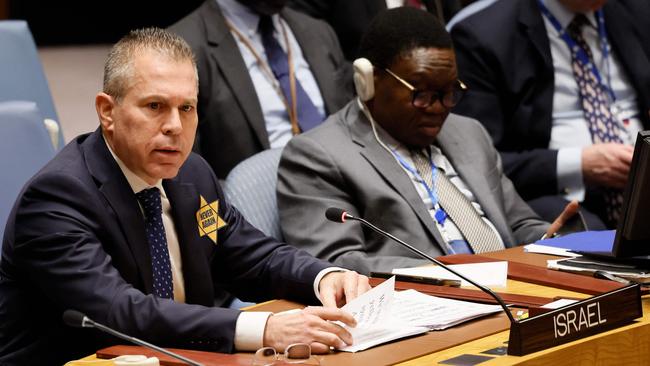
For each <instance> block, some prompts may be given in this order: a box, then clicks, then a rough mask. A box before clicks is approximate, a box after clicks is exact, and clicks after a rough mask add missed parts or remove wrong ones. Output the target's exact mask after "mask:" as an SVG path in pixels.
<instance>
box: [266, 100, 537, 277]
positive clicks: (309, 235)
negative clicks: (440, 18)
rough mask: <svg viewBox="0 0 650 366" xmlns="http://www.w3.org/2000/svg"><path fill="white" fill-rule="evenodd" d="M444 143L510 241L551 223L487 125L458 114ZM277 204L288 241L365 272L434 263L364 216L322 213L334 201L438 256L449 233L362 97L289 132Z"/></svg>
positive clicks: (533, 236) (533, 235) (525, 239)
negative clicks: (524, 196) (505, 162)
mask: <svg viewBox="0 0 650 366" xmlns="http://www.w3.org/2000/svg"><path fill="white" fill-rule="evenodd" d="M437 143H438V145H439V146H440V148H441V150H442V151H443V153H444V154H445V156H446V157H447V158H448V159H449V161H450V162H451V163H452V164H453V166H454V169H456V171H457V172H458V174H459V175H460V176H461V177H462V179H463V181H464V182H465V184H467V186H468V187H469V189H470V190H471V191H472V192H473V193H474V196H475V197H476V199H477V201H478V202H479V203H480V204H481V207H482V208H483V211H484V212H485V214H486V216H487V217H488V218H489V219H490V221H491V222H492V223H493V224H494V226H495V227H496V229H497V231H498V232H499V235H500V236H501V238H502V239H503V241H504V243H505V245H506V247H512V246H515V245H518V244H521V243H529V242H533V241H534V240H537V239H539V238H540V237H541V236H542V234H543V233H544V232H545V230H546V228H547V227H548V223H546V222H543V221H541V220H540V219H539V217H537V215H535V213H534V212H533V211H532V210H531V209H530V207H528V205H526V203H525V202H524V201H522V200H521V198H520V197H519V195H518V194H517V192H516V191H515V189H514V187H513V186H512V183H511V182H510V180H509V179H508V178H506V177H505V175H504V174H503V171H502V170H501V162H500V160H499V154H498V153H497V152H496V150H495V149H494V147H493V146H492V141H491V140H490V137H489V136H488V134H487V133H486V132H485V129H484V128H482V126H481V125H480V124H479V123H478V122H476V121H474V120H471V119H469V118H465V117H461V116H457V115H453V114H450V115H449V117H448V118H447V120H446V121H445V125H444V127H443V128H442V131H441V132H440V135H439V136H438V138H437ZM277 190H278V208H279V210H280V221H281V224H282V232H283V234H284V237H285V238H286V239H287V241H289V242H291V243H292V244H293V245H294V246H296V247H299V248H302V249H305V250H307V251H309V252H310V253H312V254H313V255H315V256H317V257H319V258H322V259H326V260H329V261H331V262H332V263H335V264H337V265H340V266H344V267H346V268H350V269H354V270H356V271H359V272H361V273H369V272H370V271H385V272H386V271H390V270H392V269H393V268H395V267H404V266H416V265H422V264H424V263H426V262H425V261H423V260H422V259H420V258H419V257H417V256H416V255H415V254H413V253H412V252H410V251H409V250H407V249H405V248H403V247H401V246H399V245H398V244H396V243H394V242H393V241H391V240H389V239H387V238H385V237H383V236H381V235H377V234H376V233H374V232H372V231H370V230H366V229H365V228H363V227H362V226H360V225H359V223H356V222H348V223H345V224H337V223H333V222H330V221H327V220H325V219H324V218H323V213H324V212H325V210H327V208H328V207H340V208H342V209H344V210H346V211H348V212H350V213H351V214H352V215H355V216H358V217H363V218H365V219H367V220H369V221H370V222H373V223H375V224H376V225H377V226H379V227H381V228H383V229H384V230H386V231H388V232H389V233H392V234H393V235H395V236H396V237H398V238H400V239H402V240H404V241H406V242H408V243H410V244H411V245H414V246H415V247H416V248H418V249H420V250H421V251H423V252H425V253H427V254H429V255H431V256H434V257H436V256H439V255H443V254H446V253H445V251H444V250H443V249H442V245H441V243H444V241H443V239H442V236H441V235H440V233H439V231H438V229H437V228H436V226H435V223H434V222H433V219H432V218H431V216H430V215H429V212H428V211H427V209H426V207H425V205H424V203H422V199H421V198H420V196H419V194H418V192H417V190H416V189H415V187H414V186H413V183H412V182H411V180H410V179H409V177H408V176H407V174H406V173H405V172H404V170H403V169H402V167H401V166H400V165H399V163H398V162H397V161H396V160H395V158H394V157H393V156H392V155H391V153H390V152H388V151H386V150H385V149H384V148H382V147H381V145H379V143H378V142H377V140H376V139H375V137H374V135H373V132H372V128H371V126H370V123H369V122H368V120H367V119H366V117H365V115H363V114H362V113H361V111H360V109H359V107H358V105H357V102H356V101H353V102H352V103H350V104H348V105H347V106H346V107H345V108H343V109H341V110H340V111H339V112H337V113H336V114H334V115H332V116H330V118H329V119H328V120H327V121H326V122H325V123H323V125H321V126H319V127H318V128H315V129H313V130H311V131H309V132H307V133H305V134H302V135H300V136H297V137H296V138H294V139H292V140H291V141H289V143H288V144H287V146H286V147H285V148H284V151H283V153H282V159H281V160H280V167H279V170H278V187H277Z"/></svg>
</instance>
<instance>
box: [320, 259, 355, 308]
mask: <svg viewBox="0 0 650 366" xmlns="http://www.w3.org/2000/svg"><path fill="white" fill-rule="evenodd" d="M347 271H348V270H347V269H345V268H341V267H328V268H325V269H324V270H322V271H320V272H318V275H316V278H315V279H314V294H316V298H317V299H318V301H320V302H323V300H321V298H320V293H319V291H318V287H319V285H320V280H322V279H323V277H325V275H326V274H328V273H331V272H347Z"/></svg>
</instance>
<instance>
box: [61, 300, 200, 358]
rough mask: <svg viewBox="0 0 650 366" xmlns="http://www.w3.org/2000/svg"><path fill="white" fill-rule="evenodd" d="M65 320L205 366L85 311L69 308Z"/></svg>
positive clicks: (73, 325) (72, 324)
mask: <svg viewBox="0 0 650 366" xmlns="http://www.w3.org/2000/svg"><path fill="white" fill-rule="evenodd" d="M63 322H65V323H66V324H67V325H68V326H71V327H76V328H95V329H99V330H101V331H102V332H106V333H108V334H110V335H112V336H115V337H117V338H121V339H124V340H126V341H129V342H131V343H135V344H137V345H139V346H143V347H146V348H149V349H152V350H154V351H158V352H160V353H164V354H166V355H167V356H170V357H173V358H175V359H177V360H180V361H183V362H185V363H186V364H188V365H193V366H203V364H200V363H198V362H196V361H192V360H190V359H189V358H186V357H183V356H181V355H179V354H176V353H174V352H170V351H168V350H166V349H164V348H160V347H158V346H155V345H153V344H151V343H148V342H145V341H143V340H141V339H138V338H135V337H131V336H128V335H126V334H124V333H120V332H118V331H116V330H114V329H111V328H109V327H107V326H105V325H103V324H100V323H97V322H95V321H93V320H91V319H90V318H88V317H87V316H86V315H84V314H83V313H80V312H78V311H76V310H72V309H69V310H66V311H64V312H63Z"/></svg>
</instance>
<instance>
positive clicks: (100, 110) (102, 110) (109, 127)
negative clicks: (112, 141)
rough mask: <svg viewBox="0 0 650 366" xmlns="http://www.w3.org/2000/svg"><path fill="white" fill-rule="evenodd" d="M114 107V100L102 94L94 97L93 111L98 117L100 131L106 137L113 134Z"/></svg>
mask: <svg viewBox="0 0 650 366" xmlns="http://www.w3.org/2000/svg"><path fill="white" fill-rule="evenodd" d="M115 105H116V101H115V98H113V97H112V96H110V95H108V94H106V93H104V92H100V93H97V96H96V97H95V109H96V110H97V117H99V123H100V124H101V125H102V130H103V131H104V133H105V134H107V135H112V132H113V127H114V126H113V122H114V119H113V112H114V111H115Z"/></svg>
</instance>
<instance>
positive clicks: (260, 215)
mask: <svg viewBox="0 0 650 366" xmlns="http://www.w3.org/2000/svg"><path fill="white" fill-rule="evenodd" d="M281 154H282V149H271V150H265V151H262V152H261V153H258V154H255V155H253V156H251V157H250V158H248V159H246V160H244V161H242V162H241V163H239V164H237V166H236V167H235V168H234V169H233V170H232V171H231V172H230V173H229V174H228V177H226V181H225V182H224V191H225V194H226V198H228V200H229V201H230V203H231V204H232V205H234V206H235V207H237V209H238V210H239V211H240V212H241V213H242V215H244V218H246V220H248V222H250V223H251V224H253V226H255V227H256V228H258V229H260V230H261V231H262V232H263V233H265V234H266V235H269V236H272V237H274V238H276V239H278V240H283V239H282V231H281V229H280V218H279V215H278V202H277V199H276V194H275V187H276V185H277V181H278V165H279V164H280V155H281Z"/></svg>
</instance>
